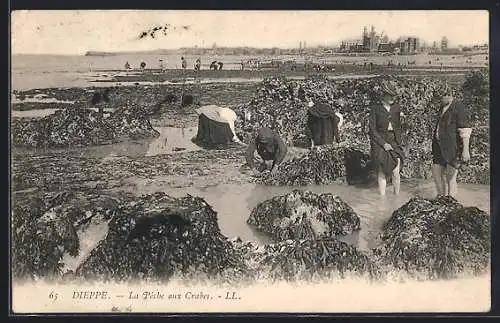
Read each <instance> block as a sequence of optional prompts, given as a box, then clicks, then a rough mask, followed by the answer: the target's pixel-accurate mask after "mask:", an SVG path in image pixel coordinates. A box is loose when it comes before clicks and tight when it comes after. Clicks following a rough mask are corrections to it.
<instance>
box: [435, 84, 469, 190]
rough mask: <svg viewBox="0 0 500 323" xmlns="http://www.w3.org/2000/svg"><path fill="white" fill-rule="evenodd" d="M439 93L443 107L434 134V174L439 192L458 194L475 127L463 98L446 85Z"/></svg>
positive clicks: (438, 96) (440, 103)
mask: <svg viewBox="0 0 500 323" xmlns="http://www.w3.org/2000/svg"><path fill="white" fill-rule="evenodd" d="M436 95H437V98H438V100H439V101H438V102H439V110H440V111H439V115H438V117H437V122H436V128H435V130H434V133H433V136H432V163H433V168H432V175H433V177H434V182H435V184H436V189H437V194H438V196H439V195H449V196H451V197H455V196H456V194H457V174H458V169H459V168H460V164H461V162H463V163H466V162H468V161H469V160H470V152H469V138H470V135H471V133H472V128H471V125H470V120H469V111H468V110H467V108H466V107H465V106H464V104H463V103H462V102H459V101H457V100H456V99H454V98H453V94H452V91H451V89H450V87H449V86H447V85H445V86H443V87H442V88H441V89H440V90H439V91H438V92H437V93H436Z"/></svg>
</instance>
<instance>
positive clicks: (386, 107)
mask: <svg viewBox="0 0 500 323" xmlns="http://www.w3.org/2000/svg"><path fill="white" fill-rule="evenodd" d="M382 104H383V105H384V108H385V109H386V110H387V112H391V106H390V105H388V104H387V103H385V102H382ZM387 130H389V131H392V130H393V128H392V123H391V122H390V121H389V126H388V127H387Z"/></svg>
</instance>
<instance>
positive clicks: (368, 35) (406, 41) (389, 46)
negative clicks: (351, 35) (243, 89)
mask: <svg viewBox="0 0 500 323" xmlns="http://www.w3.org/2000/svg"><path fill="white" fill-rule="evenodd" d="M339 49H340V51H341V52H358V53H360V52H384V53H387V52H392V53H395V52H398V53H403V54H411V53H417V52H420V50H421V48H420V40H419V38H417V37H406V38H399V39H398V40H397V41H396V42H391V41H390V40H389V37H388V36H387V35H385V34H384V33H382V34H377V32H376V31H375V27H374V26H371V29H370V31H368V27H367V26H364V27H363V33H362V35H361V40H345V41H343V42H342V44H341V45H340V48H339Z"/></svg>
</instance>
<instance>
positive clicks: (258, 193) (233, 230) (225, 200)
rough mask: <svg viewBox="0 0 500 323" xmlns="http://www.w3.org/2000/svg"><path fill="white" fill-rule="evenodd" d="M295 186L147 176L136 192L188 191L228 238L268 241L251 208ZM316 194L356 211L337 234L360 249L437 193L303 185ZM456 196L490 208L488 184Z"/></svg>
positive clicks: (420, 184)
mask: <svg viewBox="0 0 500 323" xmlns="http://www.w3.org/2000/svg"><path fill="white" fill-rule="evenodd" d="M293 189H294V188H293V187H272V186H262V185H255V184H238V185H234V184H224V185H217V186H210V187H205V188H199V187H189V188H172V187H169V186H168V184H166V182H162V181H161V179H158V180H154V181H148V183H147V184H146V183H144V181H141V180H138V182H137V192H136V193H139V194H150V193H153V192H156V191H164V192H166V193H167V194H170V195H172V196H176V197H182V196H185V195H186V194H191V195H194V196H200V197H203V198H204V199H205V200H206V201H207V202H208V203H209V204H210V205H212V207H213V208H214V210H215V211H216V212H217V213H218V223H219V227H220V229H221V232H222V233H223V234H224V235H226V236H227V237H230V238H233V237H237V236H239V237H240V238H241V239H243V240H246V241H253V242H256V243H259V244H266V243H269V242H270V241H271V239H270V238H269V237H267V236H266V235H265V234H262V233H259V232H257V231H256V230H254V229H253V228H252V227H251V226H250V225H248V224H247V223H246V220H247V218H248V216H249V215H250V212H251V211H252V209H253V208H254V207H255V206H257V204H259V203H260V202H263V201H265V200H267V199H269V198H271V197H273V196H278V195H282V194H286V193H289V192H291V191H292V190H293ZM302 189H310V190H312V191H313V192H316V193H332V194H334V195H338V196H340V197H341V198H342V199H343V200H344V201H345V202H346V203H348V204H349V205H350V206H351V207H352V208H353V209H354V211H355V212H356V213H357V214H358V215H359V217H360V220H361V230H360V231H358V232H357V233H355V234H352V235H350V236H345V237H341V238H340V239H341V240H342V241H345V242H346V243H349V244H353V245H356V246H357V247H359V248H360V249H362V250H368V249H372V248H374V247H376V246H377V243H378V240H377V239H378V235H379V233H380V232H381V230H382V227H383V225H384V223H385V222H386V221H387V220H388V219H389V218H390V217H391V215H392V212H393V211H394V210H395V209H397V208H399V207H400V206H401V205H403V204H404V203H406V202H407V201H408V200H409V199H410V198H411V197H414V196H421V197H426V198H432V197H434V196H435V189H434V184H433V183H432V182H430V181H412V182H409V183H402V185H401V194H400V196H399V197H394V195H392V193H391V192H390V190H391V189H392V186H388V188H387V189H388V192H387V197H386V199H385V200H383V199H381V198H380V196H379V195H378V190H377V188H376V187H372V188H359V187H355V186H349V185H346V184H332V185H325V186H307V187H302ZM457 199H458V200H459V201H460V202H461V203H462V204H463V205H464V206H476V207H478V208H480V209H482V210H484V211H486V212H489V210H490V188H489V186H487V185H473V184H461V185H460V186H459V193H458V197H457Z"/></svg>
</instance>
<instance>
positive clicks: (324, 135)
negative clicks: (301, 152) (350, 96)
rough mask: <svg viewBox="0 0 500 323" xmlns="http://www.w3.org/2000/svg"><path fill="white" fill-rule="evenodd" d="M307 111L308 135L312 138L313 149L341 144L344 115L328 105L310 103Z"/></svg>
mask: <svg viewBox="0 0 500 323" xmlns="http://www.w3.org/2000/svg"><path fill="white" fill-rule="evenodd" d="M308 106H309V110H308V111H307V130H306V131H307V134H308V137H309V138H311V149H312V148H314V146H321V145H329V144H332V143H333V142H334V141H335V142H337V143H339V142H340V135H339V128H340V127H341V126H342V124H343V122H344V118H343V116H342V114H340V113H338V112H335V110H334V109H333V108H332V107H331V106H330V105H328V104H326V103H316V104H315V103H314V102H312V101H309V104H308Z"/></svg>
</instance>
